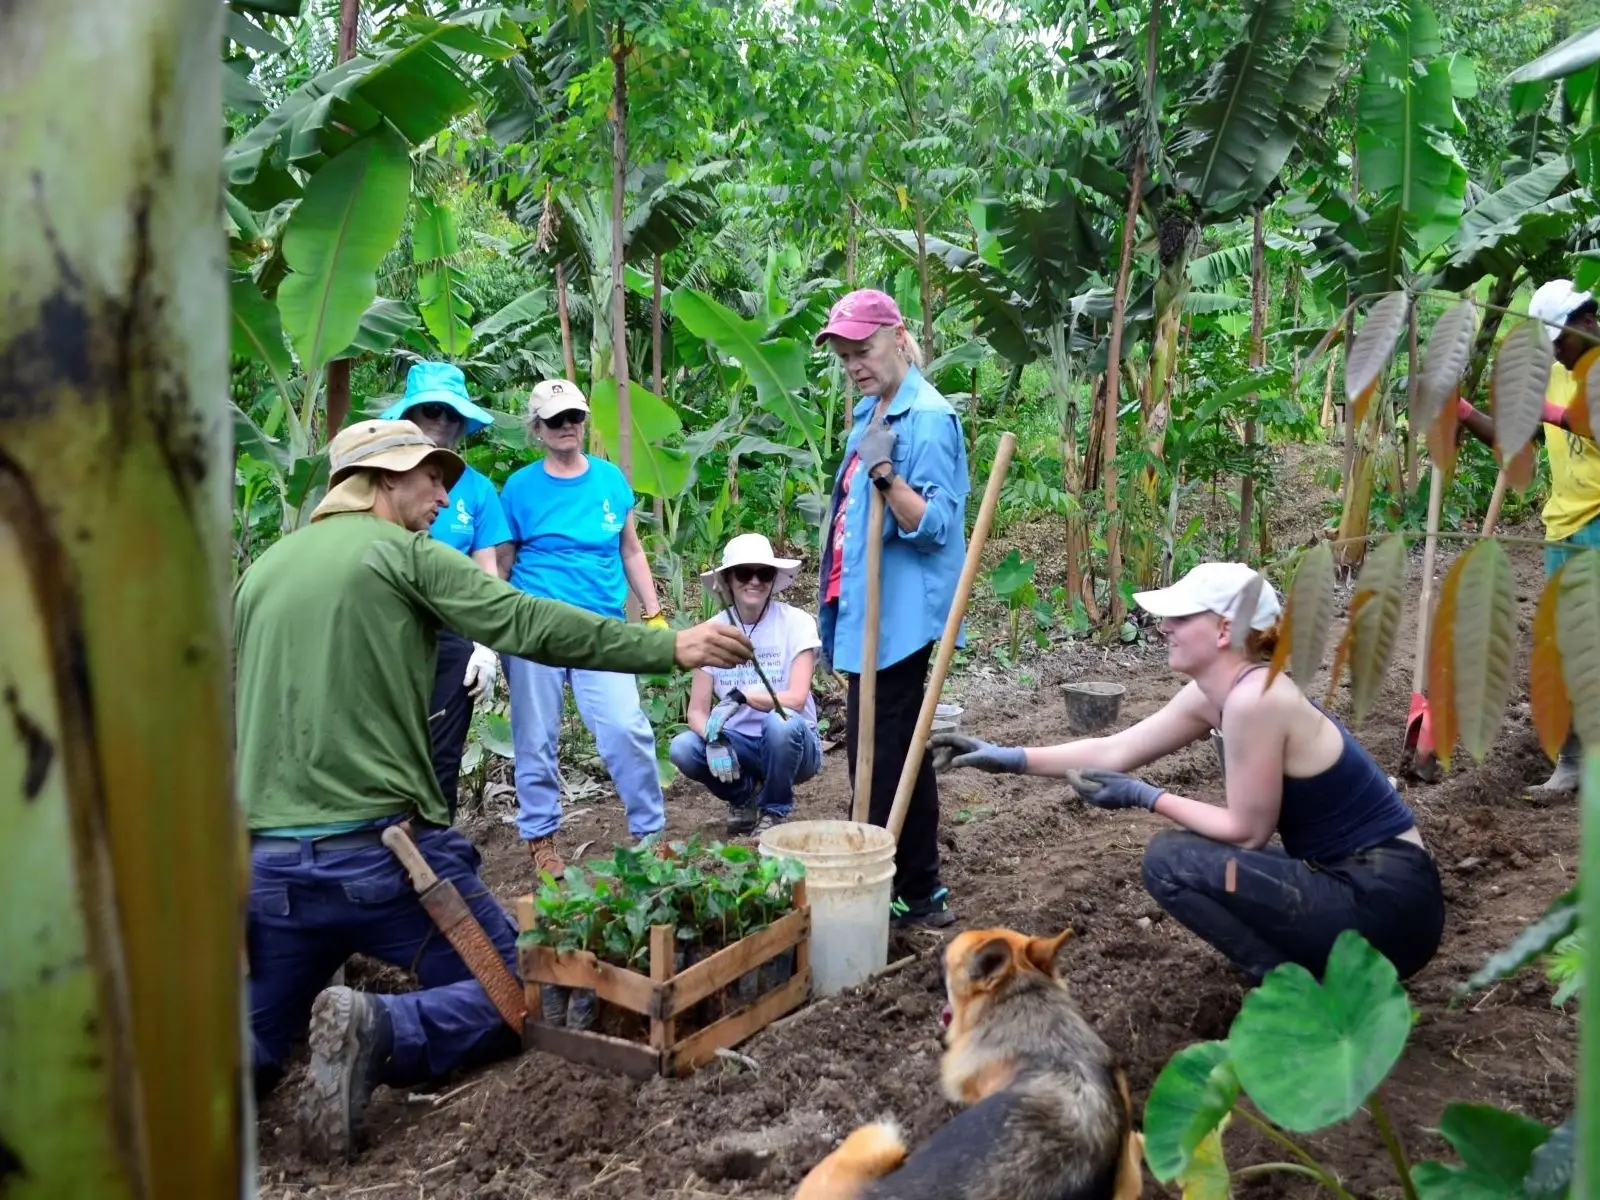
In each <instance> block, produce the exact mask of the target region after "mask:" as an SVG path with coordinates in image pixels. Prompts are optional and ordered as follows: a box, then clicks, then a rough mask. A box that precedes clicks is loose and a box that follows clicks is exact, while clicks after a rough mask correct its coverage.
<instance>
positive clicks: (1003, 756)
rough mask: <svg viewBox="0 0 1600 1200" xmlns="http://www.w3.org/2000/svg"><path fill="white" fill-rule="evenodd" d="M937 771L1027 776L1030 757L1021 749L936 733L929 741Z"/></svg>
mask: <svg viewBox="0 0 1600 1200" xmlns="http://www.w3.org/2000/svg"><path fill="white" fill-rule="evenodd" d="M928 749H930V750H932V751H933V769H934V770H935V771H948V770H949V769H950V768H951V767H976V768H978V770H980V771H988V772H989V774H991V775H1000V774H1010V775H1026V774H1027V772H1028V755H1027V752H1026V751H1025V750H1023V748H1022V747H1021V746H996V745H993V744H991V743H989V742H985V741H980V740H979V739H978V738H975V737H968V736H967V735H966V734H964V733H936V734H934V735H933V736H932V737H930V738H929V739H928Z"/></svg>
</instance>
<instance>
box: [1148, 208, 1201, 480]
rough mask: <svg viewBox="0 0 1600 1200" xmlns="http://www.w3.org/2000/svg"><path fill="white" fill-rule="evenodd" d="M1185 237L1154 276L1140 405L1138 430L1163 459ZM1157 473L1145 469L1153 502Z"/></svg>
mask: <svg viewBox="0 0 1600 1200" xmlns="http://www.w3.org/2000/svg"><path fill="white" fill-rule="evenodd" d="M1192 244H1193V242H1192V239H1190V238H1189V237H1188V236H1187V235H1186V236H1185V240H1184V244H1183V248H1182V249H1181V250H1179V251H1178V253H1177V257H1176V258H1174V259H1173V260H1172V261H1171V262H1170V263H1167V264H1165V265H1164V266H1163V267H1162V268H1161V273H1160V275H1158V276H1157V277H1156V289H1155V302H1156V326H1155V334H1154V336H1153V337H1152V339H1151V342H1150V372H1149V374H1148V375H1147V376H1146V378H1145V386H1144V394H1143V396H1142V397H1141V401H1142V403H1141V405H1140V417H1139V421H1140V427H1141V428H1142V429H1143V431H1144V443H1145V446H1146V447H1147V448H1148V449H1149V451H1150V454H1151V456H1152V457H1154V458H1155V459H1157V460H1160V459H1162V457H1163V455H1164V452H1165V450H1166V441H1167V425H1168V423H1169V421H1170V420H1171V416H1172V380H1173V376H1174V374H1175V373H1176V370H1177V365H1178V334H1179V331H1180V329H1181V327H1182V322H1183V302H1184V300H1185V299H1187V298H1188V295H1189V248H1190V246H1191V245H1192ZM1157 478H1158V476H1157V472H1156V469H1155V467H1154V466H1150V467H1147V468H1146V469H1145V490H1146V492H1147V493H1148V494H1149V496H1150V499H1151V501H1152V503H1153V502H1154V501H1155V498H1156V497H1155V487H1156V480H1157Z"/></svg>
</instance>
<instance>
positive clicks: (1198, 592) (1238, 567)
mask: <svg viewBox="0 0 1600 1200" xmlns="http://www.w3.org/2000/svg"><path fill="white" fill-rule="evenodd" d="M1255 577H1256V569H1255V568H1254V567H1251V566H1248V565H1247V564H1245V563H1232V562H1208V563H1201V564H1200V565H1199V566H1198V567H1196V568H1195V569H1194V570H1192V571H1190V572H1189V573H1188V574H1187V575H1185V576H1184V577H1183V578H1182V579H1180V580H1178V582H1177V583H1175V584H1173V585H1172V586H1171V587H1167V588H1158V589H1157V590H1155V591H1153V592H1135V593H1134V594H1133V600H1134V603H1135V604H1137V605H1138V606H1139V607H1140V608H1142V609H1144V610H1145V612H1147V613H1150V614H1152V615H1154V616H1157V617H1192V616H1194V615H1195V614H1196V613H1203V612H1210V613H1216V614H1217V615H1218V616H1220V617H1227V618H1229V619H1230V620H1232V619H1233V617H1234V608H1235V607H1236V606H1237V604H1238V601H1239V594H1240V593H1241V592H1243V591H1244V589H1245V588H1246V587H1247V586H1248V585H1249V583H1250V581H1251V580H1252V579H1254V578H1255ZM1282 611H1283V605H1282V604H1280V603H1279V601H1278V593H1277V592H1276V591H1274V590H1273V587H1272V585H1271V584H1270V583H1268V582H1267V581H1266V580H1265V579H1264V578H1263V579H1262V581H1261V594H1260V595H1259V596H1257V597H1256V611H1255V616H1253V617H1252V618H1251V619H1250V628H1251V629H1271V628H1272V625H1273V622H1275V621H1276V620H1277V619H1278V614H1279V613H1280V612H1282Z"/></svg>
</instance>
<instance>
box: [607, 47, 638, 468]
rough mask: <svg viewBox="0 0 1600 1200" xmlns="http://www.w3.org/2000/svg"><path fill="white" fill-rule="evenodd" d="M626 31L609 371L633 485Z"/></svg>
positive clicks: (620, 74)
mask: <svg viewBox="0 0 1600 1200" xmlns="http://www.w3.org/2000/svg"><path fill="white" fill-rule="evenodd" d="M626 35H627V29H626V27H625V26H624V25H623V23H622V19H621V18H620V17H619V18H617V39H616V41H615V42H614V43H613V44H612V47H611V108H612V115H611V369H612V372H613V373H614V375H615V377H616V380H617V465H618V466H619V467H621V468H622V474H623V477H624V478H626V479H627V480H628V481H629V482H630V483H631V482H632V481H633V412H632V405H631V404H630V403H629V395H628V287H627V281H626V275H625V269H626V268H625V264H624V263H623V261H622V256H623V254H624V253H625V252H626V249H627V248H626V247H625V246H624V245H623V241H622V234H623V227H622V218H623V213H622V198H623V192H624V190H625V189H626V187H627V182H628V46H627V40H626Z"/></svg>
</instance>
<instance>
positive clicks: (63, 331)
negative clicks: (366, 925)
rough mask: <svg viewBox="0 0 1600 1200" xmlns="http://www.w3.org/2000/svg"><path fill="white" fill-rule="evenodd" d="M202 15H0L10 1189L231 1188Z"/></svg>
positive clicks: (238, 1044)
mask: <svg viewBox="0 0 1600 1200" xmlns="http://www.w3.org/2000/svg"><path fill="white" fill-rule="evenodd" d="M222 15H223V9H222V6H220V5H218V4H216V3H214V2H213V0H93V2H91V0H84V2H83V3H80V4H61V3H58V2H57V0H11V2H10V3H8V4H6V5H4V6H0V78H4V79H5V80H6V87H5V89H4V90H3V91H0V128H5V129H7V130H9V131H10V140H9V145H8V153H7V154H5V155H4V156H0V229H4V230H5V231H6V232H5V236H4V237H3V238H0V278H4V279H5V280H6V281H7V287H8V292H7V297H6V303H5V304H4V306H0V364H4V365H3V367H0V376H3V382H0V664H3V668H0V675H3V677H4V683H3V686H0V707H3V709H4V713H3V716H0V779H4V780H5V781H6V783H5V785H4V786H3V787H0V844H3V845H4V846H5V847H6V853H7V860H6V867H5V869H4V870H3V871H0V912H3V913H4V914H5V916H4V918H3V919H0V963H3V964H4V966H3V967H0V1014H3V1015H0V1027H3V1032H0V1080H4V1081H5V1082H4V1084H0V1193H3V1194H4V1195H5V1196H6V1197H7V1198H8V1200H45V1198H47V1197H48V1198H54V1197H72V1196H94V1197H105V1198H112V1200H120V1198H123V1197H127V1198H130V1200H131V1198H134V1197H138V1198H144V1197H166V1196H182V1197H185V1198H186V1200H223V1198H224V1197H228V1198H230V1200H231V1198H233V1197H237V1196H239V1195H241V1194H253V1193H254V1173H255V1172H254V1165H253V1163H251V1162H250V1161H249V1150H248V1146H249V1133H248V1131H249V1129H250V1128H251V1127H252V1125H253V1121H252V1118H251V1116H250V1113H249V1102H248V1093H247V1091H246V1089H245V1088H244V1087H243V1081H244V1078H245V1070H244V1066H245V1063H244V1055H243V1045H244V1040H243V1014H242V1005H241V991H240V977H241V965H242V959H241V953H242V950H241V946H242V938H241V936H240V935H241V929H240V924H241V918H240V913H241V909H242V902H243V895H242V887H243V871H242V866H243V861H242V860H243V851H244V845H243V832H242V829H241V826H240V821H239V813H238V810H237V809H236V808H235V806H234V805H233V803H232V802H231V795H232V763H231V747H232V745H233V729H232V726H231V716H230V711H229V681H228V662H229V655H230V646H229V639H228V633H227V629H228V610H227V603H228V601H227V597H228V582H229V581H228V574H229V562H228V543H229V530H230V527H231V519H230V512H229V506H230V503H231V500H232V490H233V488H232V475H233V472H232V465H231V461H230V452H229V424H228V420H227V415H226V405H227V395H228V361H227V346H228V329H227V320H228V294H227V288H226V285H225V280H224V275H223V263H224V261H225V255H224V242H223V236H222V230H221V227H220V224H219V213H220V207H219V205H218V203H217V194H218V193H217V186H218V178H219V177H218V173H217V172H218V166H219V163H218V157H219V151H220V149H221V145H220V141H219V139H218V136H217V114H218V113H219V112H220V111H221V86H220V85H221V77H220V74H219V72H220V70H221V66H220V64H219V61H218V56H217V47H218V44H219V42H220V39H221V37H222ZM86 80H92V81H93V90H94V102H93V103H88V102H86V98H85V97H84V96H83V94H82V92H83V88H84V86H85V81H86Z"/></svg>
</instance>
